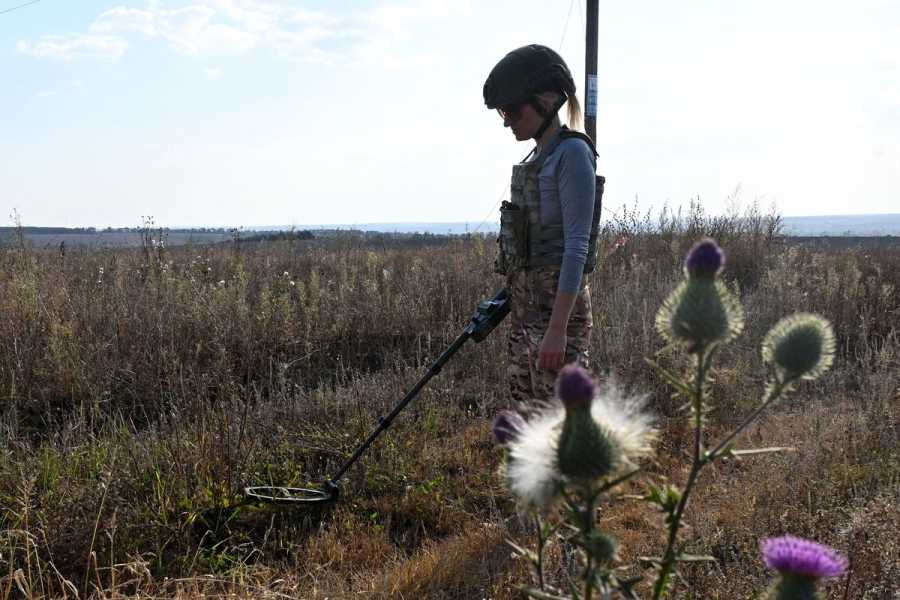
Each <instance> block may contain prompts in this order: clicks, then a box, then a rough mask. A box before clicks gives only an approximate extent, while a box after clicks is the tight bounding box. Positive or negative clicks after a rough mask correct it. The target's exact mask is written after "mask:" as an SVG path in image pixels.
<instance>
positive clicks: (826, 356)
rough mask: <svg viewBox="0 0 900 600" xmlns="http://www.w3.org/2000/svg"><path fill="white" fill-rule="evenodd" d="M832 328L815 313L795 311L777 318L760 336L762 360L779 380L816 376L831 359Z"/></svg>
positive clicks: (827, 367)
mask: <svg viewBox="0 0 900 600" xmlns="http://www.w3.org/2000/svg"><path fill="white" fill-rule="evenodd" d="M834 347H835V343H834V331H833V330H832V329H831V324H830V323H829V322H828V321H827V320H826V319H823V318H822V317H820V316H818V315H813V314H808V313H798V314H795V315H791V316H788V317H785V318H784V319H782V320H780V321H779V322H778V323H776V324H775V326H774V327H773V328H772V329H771V330H770V331H769V333H768V334H766V337H765V340H763V346H762V355H763V360H765V361H766V362H767V363H769V364H773V365H774V366H775V369H776V372H777V374H778V377H779V379H780V380H781V381H784V382H786V381H793V380H795V379H816V378H817V377H819V376H820V375H822V373H824V372H825V371H827V370H828V369H829V368H830V367H831V364H832V363H833V362H834Z"/></svg>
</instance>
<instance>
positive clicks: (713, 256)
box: [684, 238, 725, 279]
mask: <svg viewBox="0 0 900 600" xmlns="http://www.w3.org/2000/svg"><path fill="white" fill-rule="evenodd" d="M724 266H725V253H724V252H723V251H722V249H721V248H720V247H719V245H718V244H717V243H716V241H715V240H713V239H710V238H706V239H705V240H700V241H699V242H697V243H696V244H694V247H693V248H691V251H690V252H688V255H687V259H685V261H684V270H685V271H687V274H688V275H689V276H690V277H701V278H704V279H712V278H713V277H715V276H716V275H718V274H719V272H721V270H722V267H724Z"/></svg>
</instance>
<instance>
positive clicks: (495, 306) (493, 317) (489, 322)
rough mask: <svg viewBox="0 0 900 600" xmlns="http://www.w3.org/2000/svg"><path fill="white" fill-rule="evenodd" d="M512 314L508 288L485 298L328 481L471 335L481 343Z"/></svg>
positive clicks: (350, 463) (344, 468) (360, 452)
mask: <svg viewBox="0 0 900 600" xmlns="http://www.w3.org/2000/svg"><path fill="white" fill-rule="evenodd" d="M507 314H509V295H508V293H507V291H506V289H502V290H500V291H499V292H498V293H497V294H496V295H495V296H494V297H493V298H491V299H490V300H485V301H483V302H481V303H480V304H479V305H478V310H477V311H476V312H475V314H474V315H473V316H472V319H471V321H470V322H469V324H468V325H467V326H466V328H465V329H464V330H463V332H462V334H460V336H459V337H458V338H456V340H455V341H454V342H453V343H452V344H450V347H449V348H447V349H446V350H444V352H443V354H441V355H440V356H439V357H438V359H437V360H436V361H434V364H432V365H431V367H430V368H429V369H428V371H427V372H426V373H425V375H424V376H422V378H421V379H419V381H418V382H417V383H416V385H414V386H413V388H412V389H411V390H409V392H408V393H407V394H406V396H404V398H403V400H401V401H400V403H399V404H397V406H395V407H394V410H392V411H391V412H390V413H389V414H388V415H387V416H384V417H379V418H378V427H377V428H376V429H375V430H374V431H373V432H372V433H370V434H369V437H368V438H366V441H364V442H363V443H362V445H360V447H359V448H357V449H356V451H355V452H354V453H353V456H351V457H350V459H349V460H348V461H347V462H346V463H344V465H343V466H342V467H341V468H340V470H339V471H338V472H337V473H335V474H334V476H333V477H332V478H331V479H329V480H328V482H327V483H328V484H329V485H330V486H332V487H334V488H335V489H336V484H337V481H338V480H339V479H340V478H341V477H343V476H344V474H345V473H346V472H347V470H348V469H349V468H350V467H351V466H353V463H355V462H356V461H357V460H359V457H360V456H362V455H363V453H364V452H365V451H366V450H367V449H368V448H369V446H370V445H371V444H372V442H374V441H375V439H376V438H377V437H378V436H379V435H381V433H382V432H383V431H384V430H385V429H387V428H388V427H390V426H391V422H392V421H393V420H394V418H395V417H396V416H397V415H398V414H399V413H400V411H402V410H403V409H404V408H405V407H406V405H407V404H409V403H410V402H411V401H412V399H413V398H415V397H416V395H418V393H419V392H420V391H421V390H422V388H423V387H425V384H426V383H428V381H429V380H430V379H431V378H432V377H434V376H435V375H437V374H438V373H440V372H441V369H442V368H443V367H444V364H446V362H447V361H448V360H450V357H452V356H453V355H454V354H456V351H457V350H459V349H460V348H461V347H462V345H463V344H465V343H466V340H468V339H469V338H470V337H471V338H473V339H474V340H475V341H476V342H480V341H482V340H484V339H485V338H486V337H487V336H488V334H489V333H490V332H491V330H492V329H494V327H496V326H497V325H498V324H499V323H500V322H501V321H502V320H503V319H504V318H505V317H506V315H507Z"/></svg>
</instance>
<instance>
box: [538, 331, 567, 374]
mask: <svg viewBox="0 0 900 600" xmlns="http://www.w3.org/2000/svg"><path fill="white" fill-rule="evenodd" d="M565 360H566V331H565V330H564V329H563V330H556V329H554V328H550V329H547V332H546V333H545V334H544V338H543V339H542V340H541V347H540V350H539V351H538V368H539V369H549V370H556V369H560V368H562V366H563V364H564V363H565Z"/></svg>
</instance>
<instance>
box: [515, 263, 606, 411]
mask: <svg viewBox="0 0 900 600" xmlns="http://www.w3.org/2000/svg"><path fill="white" fill-rule="evenodd" d="M558 282H559V268H558V267H545V268H537V269H532V270H529V271H523V270H518V271H514V272H513V273H511V274H510V275H509V276H508V278H507V285H508V289H509V293H510V299H511V310H510V315H509V316H510V319H509V320H510V330H509V341H508V344H509V364H508V367H507V379H508V381H509V390H510V395H511V397H512V405H513V407H514V408H515V409H517V410H519V411H528V410H529V409H533V408H536V407H537V406H538V405H539V404H540V403H541V402H546V401H549V400H551V399H552V398H553V395H554V385H555V383H556V376H557V374H558V373H559V371H558V370H555V369H553V370H550V369H539V368H538V353H539V350H540V346H541V340H542V339H543V337H544V332H545V331H546V330H547V326H548V325H549V324H550V315H551V313H552V312H553V302H554V301H555V299H556V289H557V285H558ZM592 327H593V319H592V317H591V294H590V288H589V286H588V285H587V283H584V282H583V283H582V286H581V290H580V291H579V292H578V295H577V296H576V297H575V306H574V307H573V308H572V314H571V316H570V317H569V323H568V326H567V328H566V358H565V362H566V363H572V362H576V361H577V362H579V363H580V364H582V365H584V366H585V367H587V366H588V349H589V347H590V343H591V328H592Z"/></svg>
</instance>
